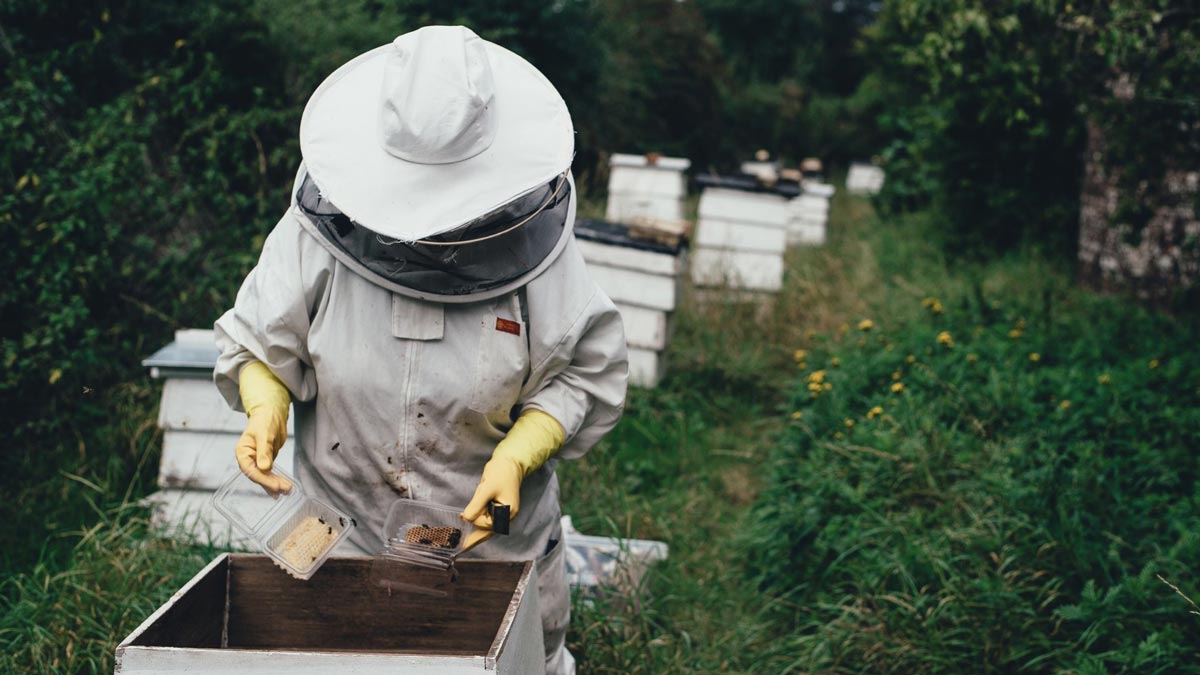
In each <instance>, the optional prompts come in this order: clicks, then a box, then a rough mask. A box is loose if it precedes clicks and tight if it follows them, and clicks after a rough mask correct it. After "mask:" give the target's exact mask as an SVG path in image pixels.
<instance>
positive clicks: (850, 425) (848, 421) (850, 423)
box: [846, 417, 854, 429]
mask: <svg viewBox="0 0 1200 675" xmlns="http://www.w3.org/2000/svg"><path fill="white" fill-rule="evenodd" d="M846 428H847V429H853V428H854V420H852V419H850V418H849V417H847V418H846Z"/></svg>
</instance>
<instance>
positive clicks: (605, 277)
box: [575, 218, 686, 387]
mask: <svg viewBox="0 0 1200 675" xmlns="http://www.w3.org/2000/svg"><path fill="white" fill-rule="evenodd" d="M575 236H576V239H577V240H578V244H579V249H580V252H581V253H583V258H584V260H586V261H587V265H588V270H589V271H590V272H591V275H592V279H593V280H595V282H596V284H597V285H599V286H600V288H601V289H603V290H604V292H605V293H607V294H608V297H610V298H612V300H613V302H614V303H615V304H616V305H617V309H618V310H619V311H620V312H621V318H622V319H623V320H624V322H625V340H626V342H628V344H629V380H630V383H631V384H634V385H636V386H639V387H654V386H656V385H657V384H658V381H659V380H660V379H661V378H662V375H663V372H664V371H665V369H666V358H665V351H666V348H667V342H668V340H669V339H670V335H671V316H672V315H673V313H674V312H675V307H676V304H677V303H678V299H679V295H680V292H679V284H680V279H681V278H682V276H683V269H684V265H685V263H686V254H685V252H684V249H683V246H682V241H677V242H676V243H675V244H674V245H670V244H665V243H660V242H656V241H648V240H645V239H640V238H635V237H633V236H630V228H629V226H628V225H624V224H621V223H613V222H608V221H603V220H593V219H589V218H579V219H577V220H576V221H575Z"/></svg>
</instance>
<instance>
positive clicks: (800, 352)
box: [792, 349, 808, 362]
mask: <svg viewBox="0 0 1200 675" xmlns="http://www.w3.org/2000/svg"><path fill="white" fill-rule="evenodd" d="M807 356H808V352H806V351H804V350H803V349H797V350H796V351H794V352H792V358H793V359H796V361H797V362H800V361H803V360H804V358H805V357H807Z"/></svg>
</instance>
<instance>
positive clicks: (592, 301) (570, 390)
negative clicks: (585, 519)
mask: <svg viewBox="0 0 1200 675" xmlns="http://www.w3.org/2000/svg"><path fill="white" fill-rule="evenodd" d="M563 256H564V257H565V258H566V260H565V262H564V264H563V265H562V266H561V267H565V268H566V269H560V270H553V268H552V270H551V279H550V280H549V281H550V284H549V285H550V286H552V287H553V288H554V289H555V290H554V292H553V294H554V296H555V297H571V296H572V295H575V296H576V297H578V298H580V301H579V302H576V303H567V307H561V306H559V307H553V309H551V307H547V306H542V307H539V306H537V305H538V304H542V303H537V304H535V303H534V302H533V300H531V301H530V302H531V306H530V312H531V321H534V322H535V325H534V328H535V329H537V328H539V327H540V328H542V330H543V334H545V331H546V328H547V327H548V326H549V325H550V324H552V323H553V321H554V320H556V319H557V321H558V324H557V325H558V326H559V330H558V331H550V332H552V333H554V334H557V335H559V336H561V337H559V339H558V340H557V341H556V342H554V343H551V344H547V345H546V346H545V347H546V351H545V353H544V355H543V356H542V358H541V359H540V360H538V361H535V362H534V363H533V365H532V370H531V383H532V385H533V386H532V387H531V393H530V395H528V396H526V397H525V398H524V400H523V401H522V402H521V403H522V407H523V408H524V407H529V408H534V409H537V410H541V411H542V412H545V413H546V414H548V415H550V416H551V417H553V418H554V419H556V420H558V421H559V423H560V424H562V426H563V430H564V431H565V432H566V440H565V442H564V443H563V447H562V448H561V449H560V450H559V451H558V454H557V455H556V456H557V457H559V458H561V459H575V458H578V457H581V456H583V455H584V454H586V453H587V451H588V450H590V449H591V448H592V446H594V445H595V444H596V443H597V442H599V440H600V439H601V438H603V437H604V435H605V434H607V433H608V432H609V431H610V430H612V428H613V427H614V426H616V424H617V421H618V420H619V419H620V418H621V413H622V411H623V410H624V407H625V390H626V380H627V379H628V375H629V357H628V353H627V349H626V346H625V328H624V324H623V323H622V321H621V315H620V314H619V313H618V312H617V308H616V306H615V305H613V303H612V301H611V300H609V298H608V296H606V295H605V294H604V292H603V291H601V290H600V289H599V288H598V287H597V286H596V285H595V282H593V281H592V280H591V278H590V276H588V275H587V273H586V270H585V269H584V266H583V260H582V258H581V257H580V256H579V254H578V252H577V250H576V249H575V248H574V246H571V247H568V250H566V251H564V252H563ZM555 267H560V265H557V264H556V265H555ZM556 275H557V276H558V277H559V278H554V277H555V276H556ZM564 285H565V286H564ZM532 290H534V289H531V291H532ZM530 297H531V298H532V297H534V295H533V293H532V292H531V295H530ZM572 304H574V305H575V306H574V307H573V308H572V307H571V305H572ZM564 309H565V310H567V311H563V310H564ZM547 310H550V311H551V312H553V313H556V314H557V316H552V317H549V318H547V317H546V316H545V314H546V313H547ZM539 311H540V312H542V318H541V320H538V314H539ZM562 327H565V331H564V330H562Z"/></svg>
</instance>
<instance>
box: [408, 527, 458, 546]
mask: <svg viewBox="0 0 1200 675" xmlns="http://www.w3.org/2000/svg"><path fill="white" fill-rule="evenodd" d="M461 540H462V530H460V529H458V528H457V527H430V526H428V525H413V526H412V527H410V528H408V532H406V533H405V534H404V541H407V542H408V543H410V544H421V545H423V546H436V547H438V548H458V542H459V541H461Z"/></svg>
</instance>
